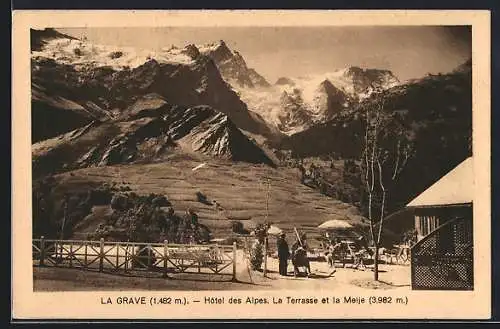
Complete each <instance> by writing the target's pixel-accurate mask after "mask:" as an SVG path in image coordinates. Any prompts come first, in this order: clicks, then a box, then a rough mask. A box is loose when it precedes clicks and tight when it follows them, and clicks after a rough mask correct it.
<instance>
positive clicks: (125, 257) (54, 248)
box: [32, 237, 236, 280]
mask: <svg viewBox="0 0 500 329" xmlns="http://www.w3.org/2000/svg"><path fill="white" fill-rule="evenodd" d="M32 253H33V256H32V257H33V265H34V266H55V267H70V268H81V269H85V270H97V271H100V272H103V271H105V270H106V271H124V272H128V271H156V272H162V273H163V275H164V276H165V277H168V273H210V274H221V275H231V276H232V279H233V280H235V279H236V243H233V245H232V246H224V245H212V244H210V245H194V244H170V243H168V242H167V241H164V243H141V242H111V241H105V240H104V239H101V240H99V241H86V240H50V239H45V238H44V237H41V238H40V239H33V240H32Z"/></svg>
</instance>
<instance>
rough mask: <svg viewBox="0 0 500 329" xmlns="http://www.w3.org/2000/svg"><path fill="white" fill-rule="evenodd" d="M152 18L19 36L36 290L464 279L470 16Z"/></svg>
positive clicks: (470, 279)
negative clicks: (243, 20) (232, 21)
mask: <svg viewBox="0 0 500 329" xmlns="http://www.w3.org/2000/svg"><path fill="white" fill-rule="evenodd" d="M165 24H166V25H167V26H163V25H160V26H130V25H128V24H126V22H123V24H122V25H121V26H116V25H113V26H92V25H83V24H80V25H76V24H75V25H65V26H61V24H60V23H59V24H54V25H39V24H38V25H36V26H30V28H29V46H30V49H29V57H30V58H29V62H30V64H29V65H30V67H29V73H30V78H29V85H30V87H29V88H30V90H29V98H28V102H29V104H30V105H29V106H30V110H29V112H30V116H29V118H30V130H31V131H30V136H29V138H30V141H31V142H30V144H31V150H30V154H31V167H30V169H29V172H30V182H31V191H29V193H31V208H28V209H29V213H28V216H31V218H29V219H30V223H28V224H27V225H28V226H26V227H29V228H30V230H31V232H30V235H31V262H32V266H30V267H31V268H32V272H30V273H32V292H33V293H38V292H43V293H57V292H94V293H99V292H110V291H114V292H125V291H127V292H130V291H132V292H133V291H181V292H182V291H185V292H189V291H198V292H203V291H207V292H210V291H215V292H216V291H240V292H241V291H243V292H244V294H246V295H244V296H245V297H243V298H242V300H243V303H245V300H246V299H247V297H246V296H252V295H251V294H252V292H253V291H255V292H257V291H258V292H259V294H260V296H261V297H262V296H265V294H266V292H273V293H278V294H279V293H280V291H294V292H297V293H299V296H301V297H297V298H295V297H293V296H292V295H287V296H289V297H286V296H284V297H282V298H283V301H282V303H285V304H287V303H288V304H307V303H315V302H314V301H313V299H311V300H309V301H308V300H306V299H307V298H305V297H303V296H305V295H304V294H305V293H306V292H307V291H316V292H318V291H327V292H328V294H329V296H330V297H331V296H332V294H333V295H334V296H337V295H338V298H337V299H338V301H336V297H331V298H332V300H333V303H347V304H355V303H359V304H362V303H365V302H364V301H362V300H361V299H364V298H365V297H358V296H366V301H367V303H368V301H369V302H370V304H371V303H372V301H373V302H374V303H386V302H388V303H392V304H408V303H409V302H408V298H409V297H408V296H410V295H409V294H412V293H417V292H420V291H421V292H425V291H428V292H429V293H432V292H437V293H439V291H447V292H453V291H469V292H471V293H473V292H474V291H475V289H476V288H477V287H476V286H475V282H476V283H477V278H476V280H475V276H476V275H478V273H477V266H475V264H477V261H478V260H477V257H478V252H477V250H476V248H477V246H476V242H477V238H478V237H477V236H476V234H477V233H476V230H475V229H474V228H475V227H477V225H476V223H475V221H477V220H479V221H481V222H483V221H484V222H486V221H488V222H489V221H490V219H489V218H484V217H481V218H476V216H474V215H475V214H476V212H475V211H473V210H474V208H473V206H474V205H475V201H476V200H477V189H475V188H474V184H475V181H476V180H477V178H476V175H477V170H478V167H477V163H478V162H477V161H474V159H475V158H476V157H475V156H476V154H477V151H476V150H477V141H476V140H475V139H473V136H474V138H476V134H477V132H476V131H475V129H474V131H473V90H474V88H476V87H474V85H473V79H475V78H476V77H475V76H474V75H473V71H474V70H473V67H474V65H475V61H476V58H478V57H477V56H476V55H475V53H474V50H473V33H472V25H471V24H446V25H439V24H432V25H428V24H426V25H415V24H398V25H394V24H387V25H383V24H373V25H370V24H369V23H367V24H366V25H350V24H345V25H328V24H324V25H321V24H318V25H316V26H314V25H307V26H300V25H299V24H296V25H295V26H293V25H284V26H281V25H277V26H271V25H268V26H262V25H260V24H255V25H253V26H252V25H251V24H249V25H244V26H238V25H236V26H230V25H228V26H224V25H221V26H218V25H212V26H210V25H208V26H196V24H195V22H193V24H191V25H184V26H175V25H172V26H168V22H165ZM473 55H474V56H473ZM474 74H475V73H474ZM474 111H475V110H474ZM485 111H488V112H489V109H485ZM488 138H489V136H488ZM473 146H474V147H473ZM488 152H489V151H488ZM483 159H484V157H483ZM26 161H28V160H27V159H26ZM484 168H488V167H484ZM480 170H483V169H480ZM26 219H28V218H26ZM25 234H26V236H28V235H27V232H25ZM27 243H29V242H28V241H27V240H25V241H24V242H23V244H26V248H28V245H27ZM483 256H487V257H488V258H487V259H489V255H481V256H480V257H481V258H482V257H483ZM374 293H376V294H378V295H373V294H374ZM380 293H382V295H380ZM383 294H385V295H383ZM344 295H349V296H356V297H349V298H351V299H347V300H346V299H345V298H346V297H344ZM99 296H101V295H99ZM102 296H106V295H102ZM113 296H114V295H113ZM200 296H202V295H200ZM207 296H208V295H207ZM290 296H292V297H290ZM371 296H378V297H373V298H374V299H373V300H372V299H371V298H372V297H371ZM384 296H392V297H384ZM396 296H397V297H396ZM404 296H406V297H404ZM171 297H172V303H174V304H176V303H177V299H176V298H175V297H174V295H171ZM171 297H169V298H171ZM261 297H259V298H261ZM100 298H101V301H100V303H101V304H106V303H109V304H112V303H116V299H114V297H113V298H111V297H110V298H109V300H108V299H106V298H103V297H100ZM207 298H208V302H207ZM220 298H222V300H218V299H217V298H214V299H213V300H210V298H209V297H206V296H205V297H200V298H199V300H194V301H192V302H194V303H198V302H199V303H202V304H203V303H204V304H207V303H208V304H217V303H220V304H225V303H228V299H227V298H226V297H220ZM224 298H226V299H224ZM248 298H250V297H248ZM263 298H264V300H265V301H263V300H260V299H259V300H256V301H254V300H253V299H252V301H251V302H250V303H255V304H259V303H263V304H267V303H269V304H271V301H272V303H274V304H276V303H277V300H275V297H273V298H267V297H263ZM287 298H288V299H287ZM358 298H359V300H358ZM382 298H388V299H382ZM405 298H406V299H405ZM379 299H380V300H379ZM120 300H121V303H124V304H126V303H132V304H134V303H137V301H135V302H134V300H135V299H133V298H131V299H129V300H128V302H127V297H125V300H123V299H120ZM178 300H179V304H181V303H183V302H182V301H181V298H178ZM240 302H241V301H240ZM155 303H156V300H155ZM184 303H189V302H185V301H184ZM229 303H232V301H229ZM246 303H247V304H248V303H249V302H248V300H247V302H246ZM329 303H332V302H330V301H329Z"/></svg>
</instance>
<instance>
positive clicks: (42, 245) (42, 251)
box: [40, 235, 45, 266]
mask: <svg viewBox="0 0 500 329" xmlns="http://www.w3.org/2000/svg"><path fill="white" fill-rule="evenodd" d="M44 265H45V237H44V236H43V235H42V236H41V237H40V266H44Z"/></svg>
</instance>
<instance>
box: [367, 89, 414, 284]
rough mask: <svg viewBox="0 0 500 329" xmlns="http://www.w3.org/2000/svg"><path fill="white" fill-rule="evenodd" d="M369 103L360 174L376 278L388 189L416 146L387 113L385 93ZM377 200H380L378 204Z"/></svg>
mask: <svg viewBox="0 0 500 329" xmlns="http://www.w3.org/2000/svg"><path fill="white" fill-rule="evenodd" d="M370 104H371V105H369V106H365V109H364V110H365V112H364V119H365V135H364V145H363V149H362V159H361V173H362V180H363V185H364V189H365V191H366V194H367V196H368V205H367V207H368V209H367V210H368V219H369V223H370V235H371V240H372V243H373V246H374V248H375V255H374V279H375V280H378V277H379V270H378V254H379V248H380V245H381V241H382V230H383V224H384V218H385V215H386V207H387V201H388V198H389V196H390V195H389V191H390V189H391V187H392V186H393V185H394V184H395V183H396V181H397V179H398V178H399V176H400V174H401V172H402V171H403V170H404V168H405V167H406V164H407V162H408V160H409V159H410V157H411V153H412V149H413V148H412V146H411V143H410V142H409V139H408V138H407V136H406V135H405V130H404V129H403V127H402V126H401V125H399V124H398V122H396V121H395V120H393V119H392V118H391V116H390V113H387V111H386V109H385V106H386V100H385V97H384V94H383V93H381V92H378V93H377V95H374V98H373V101H372V102H371V103H370ZM376 201H378V202H379V203H378V204H375V202H376ZM377 208H378V210H379V211H378V212H377Z"/></svg>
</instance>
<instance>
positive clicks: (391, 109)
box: [276, 62, 472, 208]
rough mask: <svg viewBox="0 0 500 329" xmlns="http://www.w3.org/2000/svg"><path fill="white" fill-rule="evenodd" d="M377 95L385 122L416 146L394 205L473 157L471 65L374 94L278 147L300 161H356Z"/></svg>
mask: <svg viewBox="0 0 500 329" xmlns="http://www.w3.org/2000/svg"><path fill="white" fill-rule="evenodd" d="M375 96H376V97H375ZM380 97H382V98H383V99H384V102H385V103H384V104H385V106H384V113H385V114H384V116H385V118H386V119H385V120H387V124H388V125H397V126H398V127H402V129H403V134H404V136H406V137H405V138H407V139H408V140H409V142H410V143H411V144H412V145H413V148H414V155H413V156H412V158H411V159H410V160H409V162H408V164H407V168H406V169H405V171H404V173H403V174H402V176H401V177H400V181H401V182H403V183H402V184H398V186H397V187H396V190H397V191H392V195H393V196H395V199H396V200H395V201H394V202H395V203H394V204H393V205H392V206H393V207H395V208H397V207H401V206H403V205H404V204H405V202H407V201H408V200H409V199H411V198H412V197H414V196H415V195H416V194H418V193H419V192H421V191H423V190H425V189H426V188H427V187H428V186H429V185H430V184H432V183H433V182H434V181H436V180H437V179H439V178H440V177H441V176H442V175H444V174H445V173H447V172H448V171H449V170H451V169H452V168H453V167H454V166H456V165H457V164H458V163H460V162H461V161H463V160H464V159H465V158H466V157H467V156H469V155H470V154H471V133H472V68H471V64H470V62H468V63H465V64H464V65H462V66H460V67H459V68H457V69H456V70H455V71H453V72H451V73H449V74H440V75H429V76H427V77H425V78H422V79H419V80H415V81H412V82H410V83H407V84H402V85H398V86H395V87H393V88H390V89H388V90H386V91H385V92H383V93H381V94H378V95H373V97H369V98H367V99H365V100H364V101H362V102H361V103H360V104H359V106H357V107H354V108H352V109H346V110H343V111H342V112H340V113H339V115H337V116H336V117H335V118H334V119H332V120H330V121H328V122H326V123H322V124H318V125H315V126H313V127H311V128H309V129H307V130H305V131H302V132H300V133H297V134H294V135H292V136H290V137H288V138H286V139H284V140H283V142H282V143H281V144H280V145H276V148H279V149H285V150H289V151H291V153H292V156H294V157H299V158H302V157H308V156H321V155H331V156H333V157H334V158H337V157H340V158H344V159H345V158H354V159H356V158H359V156H360V154H361V148H362V144H363V138H364V119H363V118H364V113H365V111H366V109H368V110H370V109H371V108H373V107H374V106H375V102H376V100H377V99H380ZM388 138H389V137H388ZM385 142H387V143H389V142H390V141H389V140H387V141H384V143H385Z"/></svg>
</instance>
